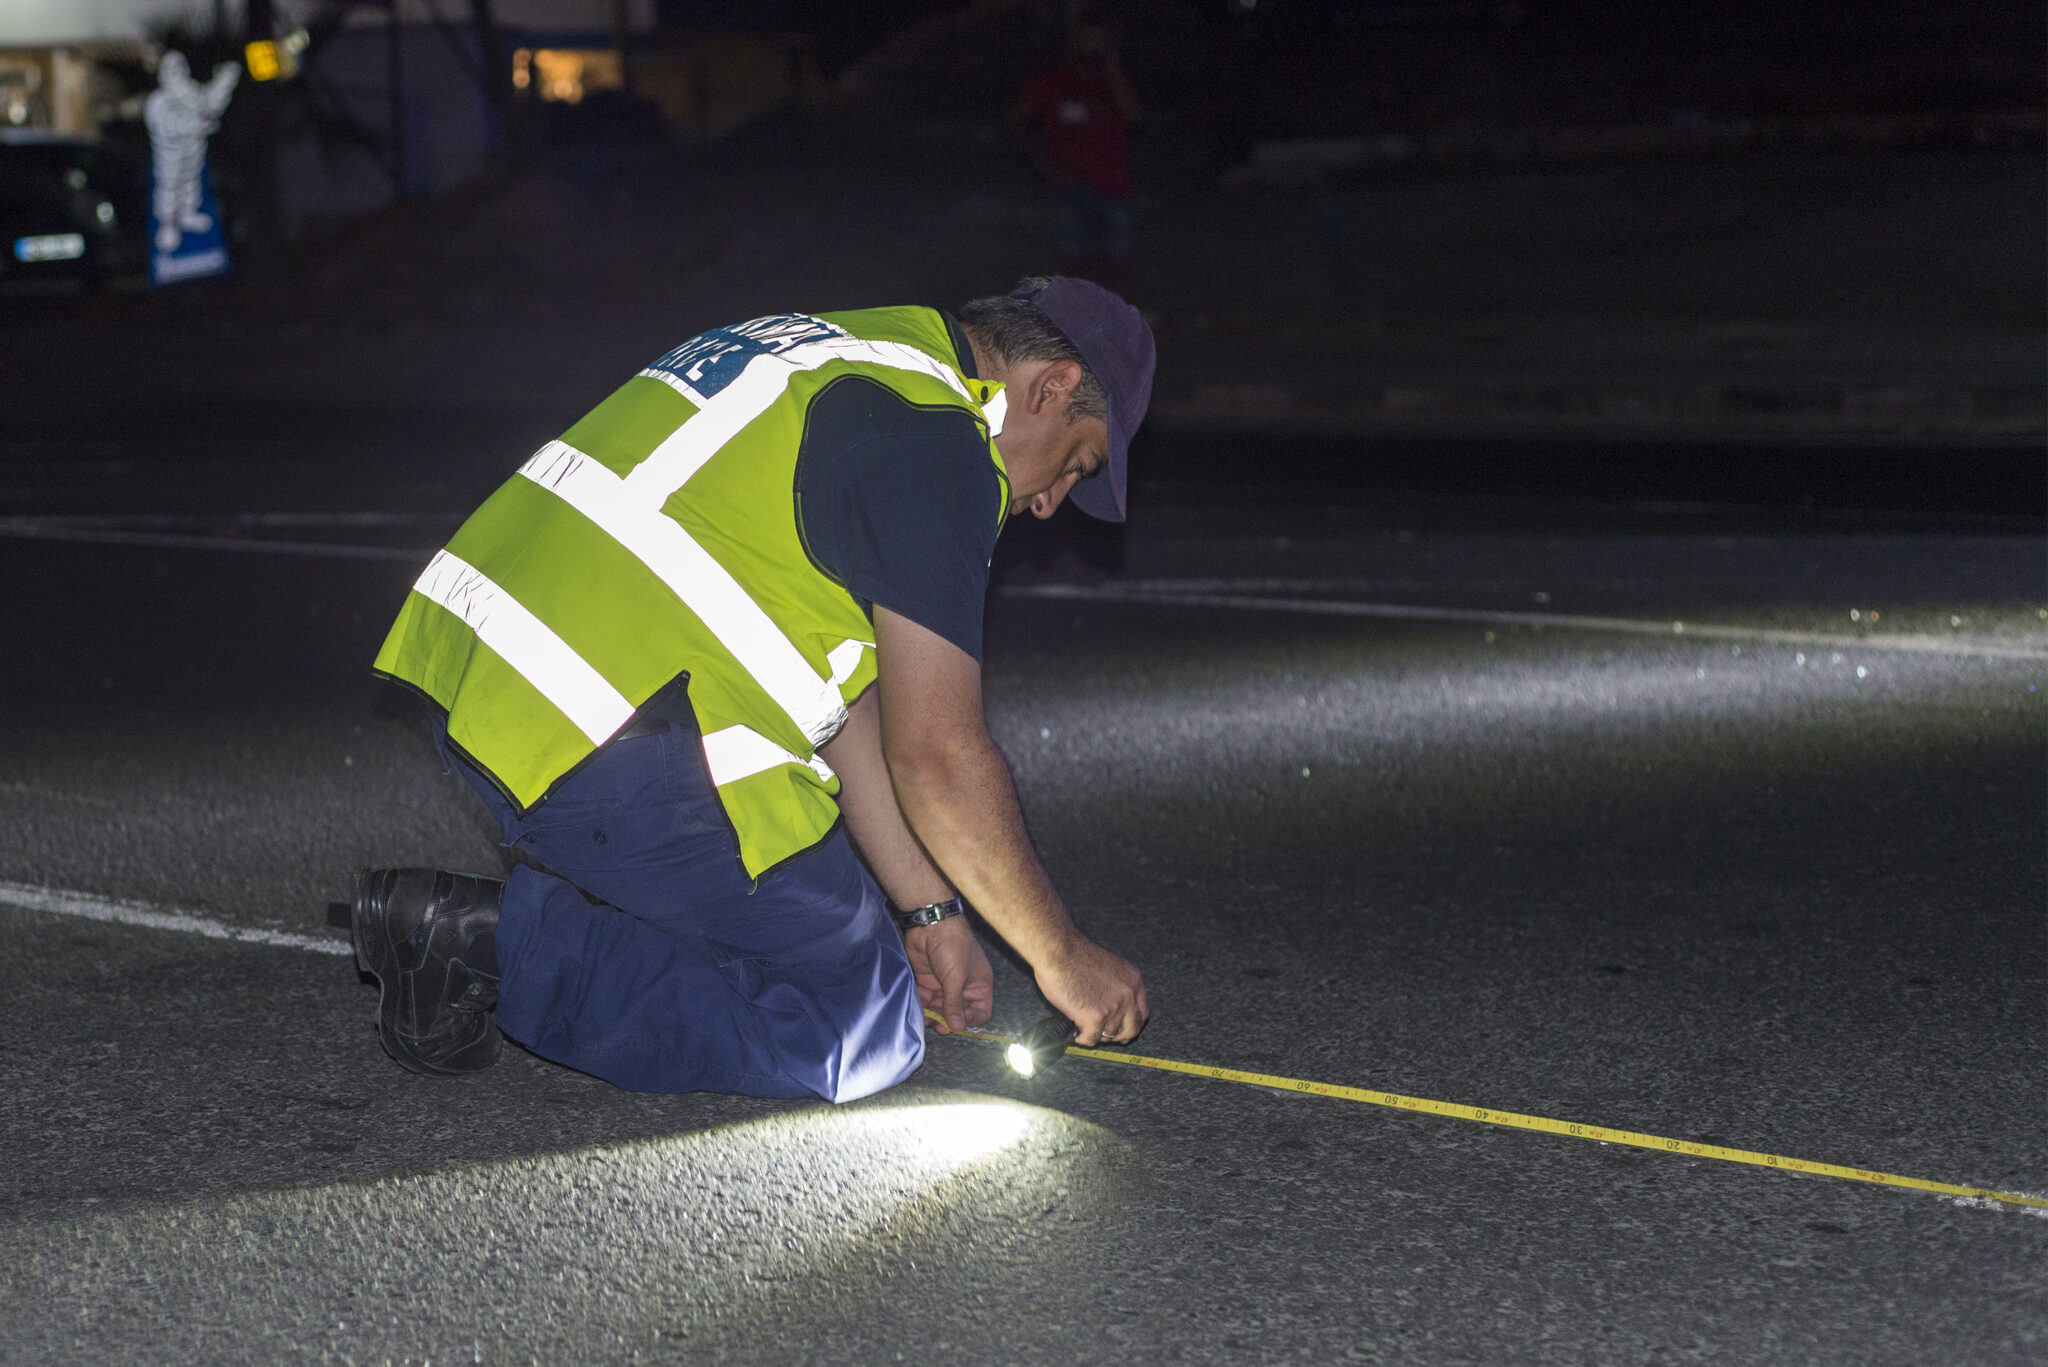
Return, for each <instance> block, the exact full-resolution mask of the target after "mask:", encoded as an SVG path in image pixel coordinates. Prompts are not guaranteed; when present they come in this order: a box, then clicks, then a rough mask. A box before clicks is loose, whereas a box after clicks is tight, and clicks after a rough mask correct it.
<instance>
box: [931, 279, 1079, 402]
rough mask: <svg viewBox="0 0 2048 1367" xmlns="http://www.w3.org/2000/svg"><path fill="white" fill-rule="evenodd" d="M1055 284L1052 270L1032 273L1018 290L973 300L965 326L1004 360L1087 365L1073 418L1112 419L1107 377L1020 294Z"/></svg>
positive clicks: (964, 310) (963, 317)
mask: <svg viewBox="0 0 2048 1367" xmlns="http://www.w3.org/2000/svg"><path fill="white" fill-rule="evenodd" d="M1051 283H1052V277H1051V276H1049V275H1027V276H1025V277H1024V278H1023V279H1022V280H1019V281H1018V282H1017V292H1016V293H1015V294H991V295H989V296H988V297H987V298H986V299H970V300H968V301H967V302H966V303H964V304H962V305H961V306H960V314H959V317H960V326H962V327H964V328H966V329H967V330H968V331H969V332H970V333H972V334H973V335H974V340H975V341H976V342H977V343H979V344H980V345H981V346H983V347H984V348H986V349H987V350H989V351H992V352H994V353H995V354H996V357H997V359H999V360H1000V361H1002V363H1003V364H1004V365H1017V364H1019V363H1021V362H1025V361H1075V362H1079V364H1080V366H1081V383H1079V384H1077V385H1075V386H1074V392H1073V393H1072V394H1071V395H1069V396H1068V398H1067V421H1068V422H1070V423H1074V422H1079V421H1080V420H1081V419H1083V418H1100V419H1102V420H1103V421H1104V422H1105V423H1106V422H1108V421H1109V395H1108V394H1107V393H1106V392H1104V390H1103V388H1102V381H1101V380H1098V379H1096V378H1095V372H1094V371H1092V370H1090V369H1089V368H1088V362H1086V361H1085V360H1082V359H1081V352H1080V349H1079V348H1078V347H1076V346H1075V345H1074V343H1073V342H1072V341H1071V340H1070V339H1069V338H1068V337H1067V334H1066V333H1064V332H1061V331H1060V328H1059V324H1057V323H1055V322H1053V320H1052V319H1051V318H1050V317H1048V316H1047V315H1046V313H1045V311H1044V310H1043V309H1041V308H1039V307H1038V305H1036V304H1034V303H1032V302H1031V300H1030V299H1028V298H1020V297H1019V296H1020V295H1031V294H1036V293H1038V291H1040V290H1042V289H1044V288H1045V287H1046V286H1047V285H1050V284H1051Z"/></svg>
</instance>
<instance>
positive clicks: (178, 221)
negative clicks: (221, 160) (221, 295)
mask: <svg viewBox="0 0 2048 1367" xmlns="http://www.w3.org/2000/svg"><path fill="white" fill-rule="evenodd" d="M196 179H197V182H198V184H197V187H196V189H197V191H198V193H197V195H196V196H195V195H194V194H193V193H192V188H190V187H185V186H163V185H158V184H157V178H156V175H155V174H154V173H152V174H151V176H150V196H149V200H150V212H149V242H150V251H149V283H150V284H152V285H173V284H176V283H177V282H178V281H180V280H197V279H199V278H201V277H202V276H208V275H221V274H223V273H225V272H226V270H227V268H228V237H227V232H226V230H225V228H224V227H223V226H222V224H221V214H220V201H219V200H218V199H216V198H214V194H213V168H212V167H211V166H209V165H207V164H206V163H204V162H201V163H200V165H199V174H198V176H197V177H196ZM195 200H196V202H195ZM159 215H162V217H159Z"/></svg>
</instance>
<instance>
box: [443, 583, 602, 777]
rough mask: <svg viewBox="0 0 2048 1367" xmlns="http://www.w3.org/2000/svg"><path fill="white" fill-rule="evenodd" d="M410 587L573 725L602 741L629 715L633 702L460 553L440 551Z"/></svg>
mask: <svg viewBox="0 0 2048 1367" xmlns="http://www.w3.org/2000/svg"><path fill="white" fill-rule="evenodd" d="M413 587H414V588H415V589H418V590H419V592H420V593H421V595H422V596H424V597H426V598H428V599H429V600H431V601H433V602H436V603H439V604H440V605H441V606H442V607H444V608H446V609H448V610H449V611H450V612H452V613H454V614H455V615H456V616H457V617H460V618H461V619H462V620H463V622H464V623H465V624H467V625H468V627H469V629H470V630H471V631H474V632H475V633H476V634H477V639H478V640H480V641H482V642H483V643H484V644H485V645H487V646H489V647H490V648H491V649H492V650H495V651H497V652H498V655H499V657H500V658H501V659H503V660H504V661H505V663H506V664H508V665H510V666H512V668H513V669H514V670H516V671H518V673H519V675H520V677H522V678H524V679H525V680H526V681H527V682H528V683H530V684H532V685H533V686H534V688H535V689H536V690H538V691H539V693H540V695H541V696H542V697H543V698H546V699H547V700H548V701H549V702H551V703H553V704H554V705H555V707H556V709H557V710H559V711H560V712H561V714H562V715H563V716H565V717H567V718H568V719H569V720H570V721H572V722H574V723H576V729H577V730H579V731H581V732H582V733H583V734H584V735H586V736H588V737H590V739H591V741H592V743H593V744H597V745H602V744H604V743H605V742H606V741H608V740H610V739H611V738H612V737H613V736H614V735H616V734H617V733H618V730H619V728H620V727H622V726H624V725H625V724H626V723H627V722H628V721H630V720H632V717H633V704H632V703H630V702H628V701H626V697H625V695H624V694H623V693H621V692H619V690H618V689H616V688H613V687H612V686H611V685H610V684H609V683H607V682H605V677H604V675H602V674H600V673H598V672H597V671H596V670H595V669H592V668H591V667H590V665H589V664H588V663H587V662H586V661H585V660H584V658H583V657H582V656H581V655H578V654H577V653H576V652H575V651H573V650H571V649H570V648H569V643H568V642H567V641H564V640H563V639H562V638H561V637H559V636H557V635H555V633H554V632H553V631H551V630H549V628H548V624H547V623H545V622H543V621H541V620H540V618H538V617H536V616H534V615H533V614H532V613H531V612H528V611H527V610H526V608H525V606H524V605H523V604H521V603H520V601H519V600H518V599H516V598H514V597H513V596H512V595H511V594H509V593H507V592H505V590H504V589H502V588H500V587H498V585H496V584H494V583H492V582H491V580H490V578H489V577H488V576H487V575H485V574H484V572H483V571H481V570H479V569H476V568H475V567H474V566H472V565H470V564H469V563H468V562H467V561H465V560H463V559H462V557H460V556H457V555H451V554H450V553H449V552H447V551H438V552H436V553H435V555H434V558H433V559H432V560H430V561H428V562H427V569H426V573H424V574H422V575H421V576H420V577H419V582H418V583H416V584H414V585H413Z"/></svg>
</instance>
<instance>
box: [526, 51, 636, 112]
mask: <svg viewBox="0 0 2048 1367" xmlns="http://www.w3.org/2000/svg"><path fill="white" fill-rule="evenodd" d="M624 84H625V79H624V74H623V73H622V72H621V71H620V70H619V54H618V53H617V52H616V51H614V50H612V49H611V48H546V47H543V48H520V49H519V50H518V51H516V52H514V53H513V54H512V87H513V89H515V90H520V91H527V92H530V93H533V94H537V95H539V96H540V97H541V98H542V99H543V100H549V101H553V102H556V103H560V104H575V103H576V102H577V101H579V100H581V99H582V98H583V97H584V95H585V94H587V93H588V92H590V91H592V90H617V89H619V88H620V87H622V86H623V85H624Z"/></svg>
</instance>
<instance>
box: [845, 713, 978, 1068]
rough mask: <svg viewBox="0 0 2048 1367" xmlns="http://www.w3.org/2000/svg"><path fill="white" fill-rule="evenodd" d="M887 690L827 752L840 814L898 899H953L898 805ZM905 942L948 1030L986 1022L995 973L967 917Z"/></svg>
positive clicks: (852, 718) (926, 997) (849, 719)
mask: <svg viewBox="0 0 2048 1367" xmlns="http://www.w3.org/2000/svg"><path fill="white" fill-rule="evenodd" d="M880 692H881V690H880V689H878V688H870V689H869V690H868V691H867V692H866V693H863V694H862V695H861V697H860V700H859V701H858V702H856V703H854V705H853V706H852V708H850V709H849V710H848V712H847V714H846V724H845V725H844V726H842V727H840V728H839V734H838V735H837V736H834V737H833V738H832V740H831V741H830V742H828V743H827V744H826V745H825V746H824V747H823V749H822V751H821V753H822V754H823V755H824V756H825V762H826V763H827V764H829V765H831V766H832V768H833V770H834V771H835V772H837V773H838V775H839V814H840V815H841V816H842V817H844V818H845V819H846V830H847V833H848V834H849V835H851V836H852V837H853V843H854V845H855V847H856V848H858V849H859V850H860V854H861V858H862V859H864V860H866V861H867V866H868V870H869V872H871V873H873V874H874V875H875V881H876V882H877V883H880V884H881V885H882V891H883V892H885V893H887V894H888V896H889V900H890V901H891V902H894V903H895V904H896V905H897V906H898V907H902V908H906V909H907V908H910V907H922V906H929V905H930V904H932V903H933V902H944V901H947V900H948V899H950V898H951V897H952V896H953V885H952V884H950V883H948V882H947V881H946V877H945V875H944V874H942V873H940V872H939V871H938V869H937V868H935V867H933V865H932V861H931V860H930V858H928V857H927V856H926V854H925V852H924V847H923V846H922V845H920V844H918V843H917V837H916V836H915V835H912V834H911V832H910V827H909V826H908V825H906V824H905V823H904V820H903V809H902V808H900V807H898V806H897V805H896V791H895V788H894V786H893V785H892V784H891V782H890V779H889V766H888V764H887V762H886V761H884V760H883V758H882V713H881V706H880V704H879V703H878V702H877V696H878V695H879V693H880ZM903 949H904V952H905V953H907V954H908V955H909V956H910V969H911V972H912V973H913V974H915V975H916V977H917V995H918V997H919V998H920V999H921V1000H922V1001H923V1002H924V1004H925V1005H926V1006H927V1007H929V1008H930V1009H931V1010H933V1011H937V1012H939V1013H940V1014H941V1015H942V1016H943V1017H944V1018H945V1023H944V1024H943V1025H941V1026H940V1027H939V1031H940V1033H941V1034H950V1033H952V1032H953V1031H954V1030H968V1029H972V1028H973V1027H975V1026H977V1025H981V1024H984V1023H986V1022H987V1020H988V1018H989V1015H990V1014H991V1013H992V1012H993V1011H994V1009H995V974H994V973H993V972H991V971H990V969H989V963H988V958H987V956H986V955H984V954H983V953H982V952H981V945H980V944H979V943H978V942H977V941H976V940H975V938H974V932H973V931H972V930H970V929H969V928H968V925H967V922H966V920H965V919H964V918H962V917H957V916H956V917H950V918H948V919H947V920H944V921H940V922H938V923H937V924H936V925H929V926H918V927H915V928H913V929H911V930H908V931H905V932H904V934H903Z"/></svg>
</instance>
